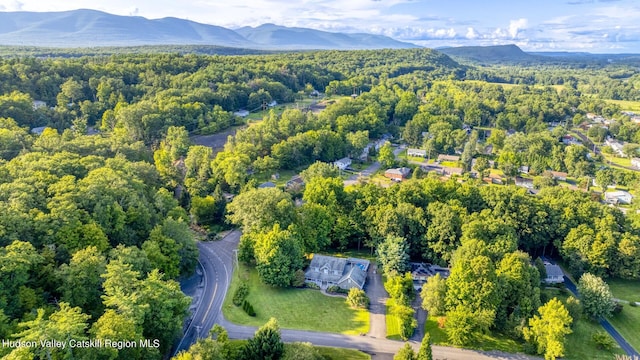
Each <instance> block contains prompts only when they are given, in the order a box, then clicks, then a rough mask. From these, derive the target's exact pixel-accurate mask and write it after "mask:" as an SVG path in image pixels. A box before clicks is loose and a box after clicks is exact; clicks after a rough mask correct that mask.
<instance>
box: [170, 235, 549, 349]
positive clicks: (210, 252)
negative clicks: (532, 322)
mask: <svg viewBox="0 0 640 360" xmlns="http://www.w3.org/2000/svg"><path fill="white" fill-rule="evenodd" d="M239 239H240V232H239V231H233V232H231V233H229V234H227V236H225V237H224V238H223V239H222V240H219V241H213V242H206V243H204V242H203V243H199V244H198V248H199V249H200V259H199V262H200V264H199V266H200V267H201V269H202V270H201V271H202V277H201V279H202V281H201V283H200V284H199V286H198V287H199V289H198V291H196V294H195V296H194V300H193V304H194V307H193V310H192V313H193V314H194V315H193V319H192V320H191V322H190V323H189V324H188V326H187V328H186V330H185V335H184V337H183V338H182V339H181V340H180V342H179V344H178V345H177V349H176V351H175V353H177V352H178V351H180V350H184V349H187V348H189V346H190V345H191V344H193V343H194V342H195V341H196V339H197V338H200V337H206V336H207V334H208V333H209V330H210V329H211V328H212V327H213V325H214V324H216V323H217V324H220V325H222V326H223V327H224V328H225V329H226V330H227V332H228V333H229V338H231V339H248V338H250V337H252V336H253V335H254V333H255V331H256V330H257V328H256V327H251V326H241V325H236V324H232V323H230V322H228V321H226V320H225V319H224V317H223V316H222V303H223V301H224V298H225V296H226V293H227V289H228V287H229V284H230V282H231V275H232V271H233V267H232V266H233V259H234V257H235V254H234V250H235V249H236V248H237V246H238V241H239ZM282 339H283V341H285V342H294V341H304V342H310V343H312V344H314V345H319V346H333V347H344V348H350V349H358V350H361V351H364V352H367V353H369V354H372V355H375V354H394V353H396V352H397V351H398V350H399V349H400V348H401V347H402V346H403V345H404V343H403V342H400V341H392V340H387V339H385V338H380V337H377V336H370V335H367V336H352V335H342V334H332V333H322V332H314V331H302V330H289V329H283V330H282ZM410 343H411V344H412V345H413V346H414V348H415V349H416V350H417V349H418V348H419V347H420V343H419V342H418V341H411V342H410ZM433 353H434V358H435V359H441V360H444V359H446V360H457V359H459V360H488V359H509V360H529V359H537V358H533V357H530V356H527V355H523V354H508V353H501V352H483V351H473V350H465V349H457V348H449V347H442V346H433Z"/></svg>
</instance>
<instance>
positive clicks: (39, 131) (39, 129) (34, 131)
mask: <svg viewBox="0 0 640 360" xmlns="http://www.w3.org/2000/svg"><path fill="white" fill-rule="evenodd" d="M46 128H47V127H46V126H39V127H35V128H33V129H31V133H32V134H35V135H42V132H43V131H44V129H46Z"/></svg>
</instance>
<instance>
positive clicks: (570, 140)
mask: <svg viewBox="0 0 640 360" xmlns="http://www.w3.org/2000/svg"><path fill="white" fill-rule="evenodd" d="M562 143H563V144H565V145H580V141H578V139H576V138H574V137H573V136H571V135H565V136H563V137H562Z"/></svg>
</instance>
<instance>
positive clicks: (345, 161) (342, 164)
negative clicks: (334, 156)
mask: <svg viewBox="0 0 640 360" xmlns="http://www.w3.org/2000/svg"><path fill="white" fill-rule="evenodd" d="M333 165H334V166H335V167H337V168H338V169H340V170H344V169H346V168H348V167H349V166H350V165H351V159H350V158H348V157H346V158H342V159H340V160H336V161H334V162H333Z"/></svg>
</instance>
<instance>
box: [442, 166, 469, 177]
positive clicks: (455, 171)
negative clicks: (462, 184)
mask: <svg viewBox="0 0 640 360" xmlns="http://www.w3.org/2000/svg"><path fill="white" fill-rule="evenodd" d="M463 172H464V169H463V168H459V167H448V166H443V167H442V175H446V176H451V175H462V173H463Z"/></svg>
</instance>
